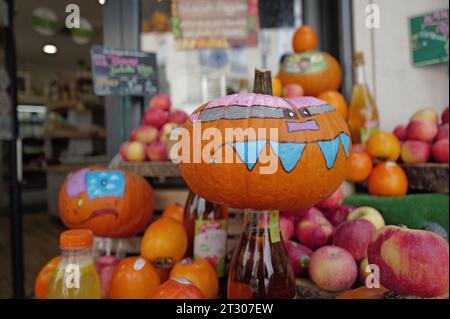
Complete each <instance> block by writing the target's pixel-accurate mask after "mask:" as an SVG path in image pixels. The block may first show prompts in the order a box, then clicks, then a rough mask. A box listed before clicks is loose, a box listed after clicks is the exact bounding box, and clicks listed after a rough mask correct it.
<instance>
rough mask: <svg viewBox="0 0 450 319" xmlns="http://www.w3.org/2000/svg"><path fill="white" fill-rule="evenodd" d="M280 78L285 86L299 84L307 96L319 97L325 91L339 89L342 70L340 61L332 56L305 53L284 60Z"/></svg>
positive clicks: (316, 52) (324, 53) (315, 52)
mask: <svg viewBox="0 0 450 319" xmlns="http://www.w3.org/2000/svg"><path fill="white" fill-rule="evenodd" d="M278 78H279V79H280V80H281V82H282V83H283V85H286V84H289V83H297V84H299V85H300V86H301V87H302V88H303V90H304V91H305V95H312V96H318V95H319V94H320V93H322V92H324V91H327V90H335V91H336V90H338V89H339V87H340V86H341V81H342V70H341V67H340V65H339V63H338V61H337V60H336V59H335V58H334V57H333V56H331V55H330V54H328V53H326V52H321V51H305V52H301V53H296V54H292V55H289V56H288V57H286V58H285V59H283V62H282V63H281V66H280V72H279V74H278Z"/></svg>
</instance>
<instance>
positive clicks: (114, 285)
mask: <svg viewBox="0 0 450 319" xmlns="http://www.w3.org/2000/svg"><path fill="white" fill-rule="evenodd" d="M159 284H160V280H159V276H158V273H157V272H156V269H155V267H153V265H152V263H151V262H149V261H148V260H146V259H144V258H142V257H128V258H125V259H124V260H122V261H121V262H120V264H119V265H117V268H116V269H115V270H114V273H113V275H112V278H111V285H110V286H109V293H108V295H109V297H110V298H112V299H149V298H150V296H151V293H152V292H153V290H154V289H155V288H156V287H158V285H159Z"/></svg>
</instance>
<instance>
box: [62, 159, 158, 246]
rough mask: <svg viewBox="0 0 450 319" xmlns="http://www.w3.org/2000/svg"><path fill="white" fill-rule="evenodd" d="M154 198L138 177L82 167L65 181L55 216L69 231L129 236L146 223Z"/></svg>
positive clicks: (125, 173) (117, 171) (118, 236)
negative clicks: (88, 230)
mask: <svg viewBox="0 0 450 319" xmlns="http://www.w3.org/2000/svg"><path fill="white" fill-rule="evenodd" d="M154 204H155V199H154V195H153V190H152V187H151V186H150V184H149V183H148V182H147V181H146V180H145V179H144V178H143V177H141V176H139V175H137V174H134V173H131V172H127V171H123V170H119V169H114V170H111V169H107V168H99V167H90V168H83V169H80V170H79V171H77V172H75V173H74V174H71V175H69V176H68V177H67V179H66V180H65V182H64V184H63V186H62V187H61V190H60V192H59V213H60V216H61V219H62V221H63V222H64V224H65V225H66V226H67V227H69V228H87V229H90V230H92V231H93V232H94V234H95V235H97V236H102V237H112V238H120V237H131V236H134V235H136V234H137V233H138V232H140V231H142V230H143V229H144V228H145V227H146V226H147V225H148V223H149V222H150V220H151V218H152V215H153V209H154Z"/></svg>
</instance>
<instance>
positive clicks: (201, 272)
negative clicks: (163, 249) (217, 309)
mask: <svg viewBox="0 0 450 319" xmlns="http://www.w3.org/2000/svg"><path fill="white" fill-rule="evenodd" d="M174 278H184V279H187V280H189V281H191V282H192V283H193V284H194V285H195V286H197V287H198V288H199V289H200V290H201V292H202V293H203V295H204V296H205V298H208V299H212V298H216V297H217V294H218V293H219V279H218V277H217V273H216V270H215V269H214V268H213V266H211V264H210V263H209V262H208V261H206V260H205V259H202V258H199V257H195V258H193V259H192V258H184V259H182V260H180V261H179V262H178V263H176V264H175V266H173V268H172V271H171V272H170V279H174Z"/></svg>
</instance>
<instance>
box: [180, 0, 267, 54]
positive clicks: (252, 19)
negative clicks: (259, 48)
mask: <svg viewBox="0 0 450 319" xmlns="http://www.w3.org/2000/svg"><path fill="white" fill-rule="evenodd" d="M258 30H259V19H258V0H172V32H173V35H174V37H175V39H176V40H177V44H178V47H179V48H182V49H194V48H229V47H238V46H256V45H257V44H258Z"/></svg>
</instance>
